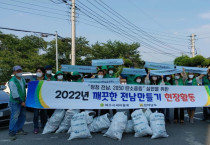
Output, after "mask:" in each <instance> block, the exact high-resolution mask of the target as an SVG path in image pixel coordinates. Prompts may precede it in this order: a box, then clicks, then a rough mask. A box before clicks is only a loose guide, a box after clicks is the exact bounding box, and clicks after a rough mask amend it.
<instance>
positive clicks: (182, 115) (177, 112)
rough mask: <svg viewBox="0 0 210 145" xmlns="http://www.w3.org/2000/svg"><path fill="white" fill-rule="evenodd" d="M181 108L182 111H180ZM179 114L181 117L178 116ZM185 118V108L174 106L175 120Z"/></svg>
mask: <svg viewBox="0 0 210 145" xmlns="http://www.w3.org/2000/svg"><path fill="white" fill-rule="evenodd" d="M179 110H180V113H179ZM178 114H179V116H180V118H178ZM179 119H180V120H184V108H174V120H179Z"/></svg>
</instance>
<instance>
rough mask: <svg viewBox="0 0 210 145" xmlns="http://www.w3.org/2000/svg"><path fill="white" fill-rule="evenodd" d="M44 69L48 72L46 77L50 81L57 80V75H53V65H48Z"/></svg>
mask: <svg viewBox="0 0 210 145" xmlns="http://www.w3.org/2000/svg"><path fill="white" fill-rule="evenodd" d="M44 69H45V73H46V74H45V77H44V79H45V80H48V81H56V79H55V77H54V76H53V75H52V66H51V65H46V66H45V68H44Z"/></svg>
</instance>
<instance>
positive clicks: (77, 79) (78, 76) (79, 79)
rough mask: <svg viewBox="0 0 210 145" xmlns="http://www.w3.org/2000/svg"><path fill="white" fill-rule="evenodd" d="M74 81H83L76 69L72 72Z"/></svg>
mask: <svg viewBox="0 0 210 145" xmlns="http://www.w3.org/2000/svg"><path fill="white" fill-rule="evenodd" d="M72 82H82V78H81V75H80V74H79V73H78V72H76V71H75V72H73V73H72Z"/></svg>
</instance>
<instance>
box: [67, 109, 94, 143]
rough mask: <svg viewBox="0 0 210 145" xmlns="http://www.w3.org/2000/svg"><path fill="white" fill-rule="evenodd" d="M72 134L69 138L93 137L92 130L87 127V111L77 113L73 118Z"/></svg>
mask: <svg viewBox="0 0 210 145" xmlns="http://www.w3.org/2000/svg"><path fill="white" fill-rule="evenodd" d="M70 130H71V134H70V137H69V139H68V140H72V139H75V138H91V137H92V136H91V134H90V131H89V129H88V127H87V121H86V113H85V112H82V113H77V114H75V115H74V116H73V117H72V119H71V129H70Z"/></svg>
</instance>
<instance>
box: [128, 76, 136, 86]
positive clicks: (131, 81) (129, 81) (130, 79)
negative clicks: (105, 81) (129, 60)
mask: <svg viewBox="0 0 210 145" xmlns="http://www.w3.org/2000/svg"><path fill="white" fill-rule="evenodd" d="M135 78H136V76H135V75H127V84H134V83H135V81H134V79H135Z"/></svg>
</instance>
